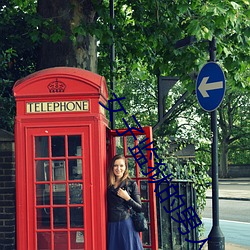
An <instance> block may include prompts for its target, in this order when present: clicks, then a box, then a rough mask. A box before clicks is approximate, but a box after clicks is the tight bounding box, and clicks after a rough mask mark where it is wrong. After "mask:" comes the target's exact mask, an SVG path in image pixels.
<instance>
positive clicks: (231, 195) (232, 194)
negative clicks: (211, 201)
mask: <svg viewBox="0 0 250 250" xmlns="http://www.w3.org/2000/svg"><path fill="white" fill-rule="evenodd" d="M234 183H235V184H239V185H244V184H245V185H250V178H234V179H219V186H220V184H234ZM206 197H207V198H212V188H211V189H208V190H207V193H206ZM219 199H227V200H246V201H250V189H249V190H245V189H243V188H242V189H241V190H233V189H220V188H219Z"/></svg>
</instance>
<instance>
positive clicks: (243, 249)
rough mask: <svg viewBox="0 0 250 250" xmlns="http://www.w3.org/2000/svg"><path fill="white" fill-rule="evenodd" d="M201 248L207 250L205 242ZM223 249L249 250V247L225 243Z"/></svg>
mask: <svg viewBox="0 0 250 250" xmlns="http://www.w3.org/2000/svg"><path fill="white" fill-rule="evenodd" d="M202 250H208V246H207V244H206V245H205V246H204V247H203V248H202ZM215 250H216V249H215ZM225 250H250V247H243V246H239V245H235V244H231V243H226V244H225Z"/></svg>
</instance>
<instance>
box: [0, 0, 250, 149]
mask: <svg viewBox="0 0 250 250" xmlns="http://www.w3.org/2000/svg"><path fill="white" fill-rule="evenodd" d="M108 4H109V1H108V0H103V1H101V0H92V1H90V0H85V1H80V0H71V1H66V0H63V1H58V0H56V1H52V0H50V1H45V0H39V1H38V2H37V3H36V2H35V1H31V0H25V1H20V0H10V1H6V0H3V1H1V9H0V15H1V19H0V20H1V21H0V22H1V26H0V27H1V28H0V29H1V34H4V35H2V36H1V38H0V45H1V54H2V58H4V59H3V60H2V64H1V65H4V67H2V68H1V69H0V70H1V83H2V86H4V88H2V89H3V90H1V93H2V97H1V98H2V100H3V102H4V103H6V106H8V107H10V106H13V105H7V104H8V103H11V102H13V100H11V99H8V98H7V97H8V94H6V91H7V89H9V88H11V86H12V85H13V83H14V82H15V81H16V80H17V79H18V78H21V77H22V76H25V75H27V74H29V73H31V72H33V71H34V70H35V69H38V68H39V69H40V68H46V67H52V66H60V65H63V66H74V67H81V68H85V69H89V70H91V71H95V72H98V73H99V74H101V75H104V76H105V77H106V78H107V80H108V82H109V80H110V77H109V48H110V45H111V43H112V41H113V40H114V41H115V45H116V61H115V79H116V80H115V81H116V90H115V92H118V93H119V94H120V95H126V97H127V103H126V105H127V107H128V108H131V109H130V112H131V113H132V112H133V114H134V111H136V115H138V120H139V121H140V122H141V123H142V124H150V125H154V124H155V122H156V121H157V108H156V107H157V104H156V101H157V99H156V97H157V87H156V82H157V76H158V75H160V74H161V75H166V76H178V77H179V78H180V80H181V86H180V87H179V88H180V93H183V91H186V90H187V89H188V90H189V91H190V93H192V91H193V89H194V80H193V79H192V77H191V76H193V75H194V74H196V73H197V72H198V71H199V69H200V68H201V67H202V66H203V65H204V63H205V62H206V60H207V59H208V58H209V56H208V41H209V40H211V39H212V37H213V36H214V37H215V38H216V40H217V58H218V60H219V63H220V65H221V66H222V67H223V69H224V72H225V74H226V79H227V84H228V86H230V88H232V89H233V90H234V89H242V88H245V91H249V62H248V60H247V59H248V58H249V53H250V52H249V29H248V27H249V19H248V14H249V11H248V9H249V8H248V7H249V2H248V1H247V0H237V1H218V0H211V1H208V2H204V1H200V0H195V1H188V2H186V1H185V2H183V1H180V0H176V1H172V2H164V1H157V0H149V1H148V0H147V1H146V0H140V1H139V2H138V1H131V0H126V1H124V0H118V1H115V13H116V18H115V20H110V16H109V5H108ZM36 7H37V10H38V11H36ZM110 23H112V24H113V25H115V30H114V32H111V31H110V30H109V24H110ZM186 36H195V37H196V38H197V42H196V43H194V44H193V45H192V46H187V47H185V48H182V49H176V48H175V43H176V41H177V40H179V39H182V38H184V37H186ZM97 52H98V54H97ZM4 53H5V54H4ZM38 55H39V56H38ZM97 55H98V67H97ZM7 81H8V85H9V88H6V85H7ZM8 91H9V90H8ZM3 92H4V93H3ZM172 97H173V99H172ZM6 98H7V99H6ZM173 100H176V96H174V95H173V92H172V94H171V96H170V99H169V100H168V101H169V104H170V103H172V102H173ZM192 100H194V96H192V95H191V96H190V98H189V99H187V101H186V102H185V103H184V104H183V106H182V107H181V108H178V110H176V111H175V112H174V113H173V115H172V116H171V117H169V119H168V121H167V122H166V123H165V124H164V126H162V128H161V130H160V132H158V133H159V134H160V135H162V136H165V135H167V134H172V135H174V134H176V133H178V131H180V128H179V125H180V124H178V122H177V119H176V117H180V116H185V112H186V113H190V112H191V111H188V109H187V107H188V104H189V105H192V111H193V112H194V113H197V112H199V108H197V106H195V105H194V102H193V101H192ZM193 106H194V107H193ZM135 107H137V108H135ZM167 107H169V105H167ZM132 108H133V109H132ZM141 110H143V113H142V112H141ZM13 113H14V112H12V113H9V110H8V109H6V108H4V107H2V109H1V117H7V116H10V115H11V116H12V121H13ZM194 113H192V115H193V116H194ZM190 114H191V113H190ZM195 116H196V117H197V116H199V115H195ZM203 116H204V117H206V115H203ZM118 118H119V116H118ZM205 121H207V119H205V120H204V123H205ZM7 123H8V124H10V125H8V126H7V125H6V124H7ZM7 123H6V122H5V123H4V122H3V123H1V126H2V127H5V126H7V127H8V129H10V128H11V126H12V125H13V122H10V121H9V122H7ZM198 123H200V122H198ZM117 124H118V125H119V126H122V121H121V118H119V119H118V120H117ZM205 124H206V126H208V127H209V124H207V123H205ZM181 126H182V128H183V127H184V126H183V124H182V125H181ZM182 131H183V130H182ZM185 133H186V132H185ZM201 133H203V132H201ZM190 134H191V133H189V135H190ZM208 134H209V132H208ZM177 135H178V134H177ZM206 138H209V135H208V136H207V137H206ZM231 145H234V146H236V145H237V144H236V143H234V144H231Z"/></svg>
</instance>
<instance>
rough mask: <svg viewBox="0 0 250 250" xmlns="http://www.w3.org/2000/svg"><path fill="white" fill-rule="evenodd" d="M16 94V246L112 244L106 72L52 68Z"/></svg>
mask: <svg viewBox="0 0 250 250" xmlns="http://www.w3.org/2000/svg"><path fill="white" fill-rule="evenodd" d="M14 96H15V98H16V105H17V107H16V109H17V115H16V125H15V140H16V141H15V142H16V189H17V193H16V201H17V203H16V206H17V214H16V215H17V249H18V250H34V249H39V250H45V249H50V250H57V249H60V250H64V249H65V250H66V249H67V250H69V249H89V250H91V249H106V201H105V192H106V178H105V176H106V161H107V160H106V129H107V124H108V121H107V119H106V117H105V114H104V112H103V110H102V108H101V106H100V105H99V101H101V102H102V103H104V104H105V103H106V101H107V98H108V92H107V87H106V83H105V79H104V78H103V77H101V76H99V75H97V74H94V73H91V72H89V71H85V70H81V69H77V68H66V67H60V68H52V69H46V70H42V71H39V72H37V73H34V74H32V75H30V76H28V77H26V78H24V79H21V80H19V81H17V82H16V84H15V86H14Z"/></svg>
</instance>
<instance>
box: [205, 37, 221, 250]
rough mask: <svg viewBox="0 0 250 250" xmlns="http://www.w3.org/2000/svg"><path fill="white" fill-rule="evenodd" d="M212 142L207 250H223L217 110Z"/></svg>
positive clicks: (213, 48) (213, 45)
mask: <svg viewBox="0 0 250 250" xmlns="http://www.w3.org/2000/svg"><path fill="white" fill-rule="evenodd" d="M215 51H216V41H215V38H214V37H213V39H212V41H210V42H209V54H210V61H213V62H214V61H216V57H215ZM211 131H212V135H213V140H212V205H213V227H212V229H211V231H210V233H209V236H208V237H210V239H209V240H208V250H215V249H216V250H225V237H224V235H223V233H222V231H221V229H220V225H219V222H220V221H219V182H218V128H217V110H214V111H212V113H211Z"/></svg>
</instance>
